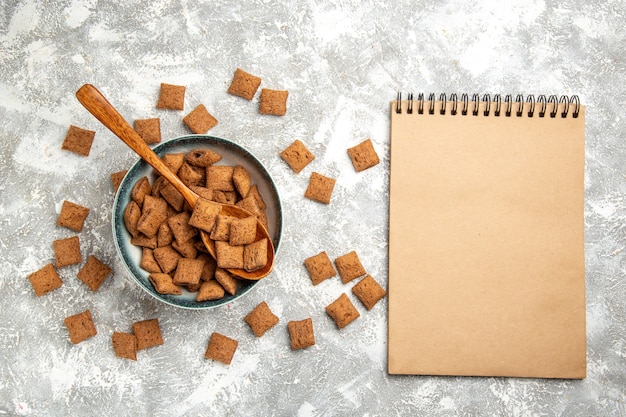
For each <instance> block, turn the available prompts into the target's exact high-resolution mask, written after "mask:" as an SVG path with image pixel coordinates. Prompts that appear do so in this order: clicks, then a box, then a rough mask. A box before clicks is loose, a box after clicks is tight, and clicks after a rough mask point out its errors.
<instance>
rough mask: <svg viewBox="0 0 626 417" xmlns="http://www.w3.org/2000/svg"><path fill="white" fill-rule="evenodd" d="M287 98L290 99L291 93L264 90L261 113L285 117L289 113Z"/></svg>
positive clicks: (262, 90)
mask: <svg viewBox="0 0 626 417" xmlns="http://www.w3.org/2000/svg"><path fill="white" fill-rule="evenodd" d="M287 97H289V91H286V90H270V89H269V88H262V89H261V104H260V106H259V113H261V114H270V115H273V116H284V115H285V114H286V113H287Z"/></svg>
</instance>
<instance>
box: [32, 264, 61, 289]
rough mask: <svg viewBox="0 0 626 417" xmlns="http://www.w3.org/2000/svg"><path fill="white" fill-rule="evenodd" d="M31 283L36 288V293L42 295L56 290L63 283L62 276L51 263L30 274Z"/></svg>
mask: <svg viewBox="0 0 626 417" xmlns="http://www.w3.org/2000/svg"><path fill="white" fill-rule="evenodd" d="M28 280H29V281H30V285H32V287H33V290H35V295H36V296H37V297H41V296H42V295H44V294H47V293H49V292H50V291H54V290H56V289H57V288H59V287H60V286H61V285H63V281H61V277H60V276H59V274H58V273H57V270H56V269H55V268H54V265H52V264H51V263H49V264H47V265H46V266H44V267H43V268H41V269H40V270H38V271H35V272H33V273H32V274H30V275H28Z"/></svg>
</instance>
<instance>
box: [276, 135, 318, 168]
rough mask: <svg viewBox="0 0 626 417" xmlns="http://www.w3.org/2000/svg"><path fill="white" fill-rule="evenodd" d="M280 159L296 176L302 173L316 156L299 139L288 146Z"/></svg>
mask: <svg viewBox="0 0 626 417" xmlns="http://www.w3.org/2000/svg"><path fill="white" fill-rule="evenodd" d="M280 157H281V158H282V159H283V161H285V162H287V165H289V167H290V168H291V169H292V170H293V172H295V173H296V174H298V173H300V171H302V170H303V169H304V167H306V166H307V165H308V164H309V163H310V162H311V161H313V160H314V159H315V155H313V154H312V153H311V151H309V149H308V148H307V147H306V146H305V145H304V143H302V141H300V140H299V139H296V140H294V141H293V142H292V143H291V145H289V146H287V147H286V148H285V149H284V150H283V151H282V152H281V153H280Z"/></svg>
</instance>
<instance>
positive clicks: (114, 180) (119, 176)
mask: <svg viewBox="0 0 626 417" xmlns="http://www.w3.org/2000/svg"><path fill="white" fill-rule="evenodd" d="M127 172H128V170H127V169H124V170H122V171H117V172H114V173H112V174H111V184H112V185H113V190H114V191H115V192H117V189H118V188H120V184H121V183H122V180H123V179H124V177H125V176H126V173H127Z"/></svg>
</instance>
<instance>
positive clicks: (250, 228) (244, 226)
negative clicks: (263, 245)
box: [228, 216, 257, 246]
mask: <svg viewBox="0 0 626 417" xmlns="http://www.w3.org/2000/svg"><path fill="white" fill-rule="evenodd" d="M256 222H257V219H256V217H254V216H248V217H244V218H242V219H233V220H232V221H231V222H230V232H229V234H228V236H229V240H228V243H229V244H230V245H232V246H238V245H248V244H250V243H252V242H254V239H255V238H256Z"/></svg>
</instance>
